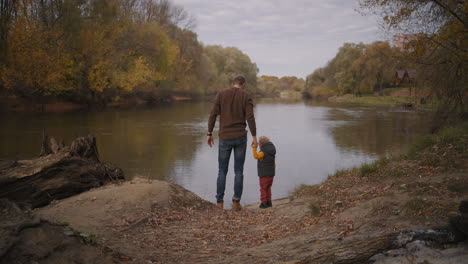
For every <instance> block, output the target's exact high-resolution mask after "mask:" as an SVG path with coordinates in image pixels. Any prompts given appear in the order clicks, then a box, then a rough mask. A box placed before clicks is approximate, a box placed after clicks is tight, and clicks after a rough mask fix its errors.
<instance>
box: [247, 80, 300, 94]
mask: <svg viewBox="0 0 468 264" xmlns="http://www.w3.org/2000/svg"><path fill="white" fill-rule="evenodd" d="M304 85H305V81H304V79H302V78H297V77H295V76H284V77H276V76H268V75H262V76H260V77H258V79H257V88H258V89H257V90H256V91H255V92H256V94H257V96H260V97H280V96H281V93H282V92H287V91H291V92H302V91H303V90H304Z"/></svg>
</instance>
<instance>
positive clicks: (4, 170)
mask: <svg viewBox="0 0 468 264" xmlns="http://www.w3.org/2000/svg"><path fill="white" fill-rule="evenodd" d="M44 138H45V139H44V141H45V142H46V143H44V142H43V144H42V150H45V151H41V154H42V155H43V156H40V157H38V158H35V159H30V160H18V161H15V162H10V163H6V162H3V163H4V165H3V166H0V198H7V199H10V200H12V201H14V202H17V203H27V204H30V205H31V207H32V208H36V207H41V206H45V205H47V204H49V203H50V202H52V201H53V200H58V199H63V198H66V197H70V196H73V195H76V194H78V193H81V192H84V191H86V190H89V189H91V188H95V187H99V186H101V185H103V184H105V183H107V182H109V181H113V180H119V179H124V174H123V171H122V170H121V169H120V168H117V167H115V166H111V165H109V164H106V163H103V162H100V161H99V154H98V151H97V146H96V139H95V138H94V137H93V136H87V137H79V138H77V139H75V140H74V141H73V143H72V144H71V146H70V147H68V146H67V147H63V146H57V145H58V144H57V143H56V141H55V139H54V140H51V142H52V144H53V145H54V146H53V150H54V151H55V153H54V151H52V148H51V147H50V145H49V144H48V143H47V137H46V136H44Z"/></svg>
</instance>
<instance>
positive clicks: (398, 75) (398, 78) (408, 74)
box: [395, 69, 415, 86]
mask: <svg viewBox="0 0 468 264" xmlns="http://www.w3.org/2000/svg"><path fill="white" fill-rule="evenodd" d="M414 77H415V75H414V70H410V69H405V70H397V71H396V72H395V86H412V85H413V84H414Z"/></svg>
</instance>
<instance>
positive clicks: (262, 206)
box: [259, 203, 268, 209]
mask: <svg viewBox="0 0 468 264" xmlns="http://www.w3.org/2000/svg"><path fill="white" fill-rule="evenodd" d="M267 207H268V205H267V203H261V204H260V206H259V208H261V209H265V208H267Z"/></svg>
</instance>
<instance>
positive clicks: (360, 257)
mask: <svg viewBox="0 0 468 264" xmlns="http://www.w3.org/2000/svg"><path fill="white" fill-rule="evenodd" d="M462 239H463V238H462V237H460V236H459V235H458V233H457V232H456V231H455V230H453V229H451V228H441V229H438V230H419V231H404V232H399V233H389V234H382V235H378V236H373V237H368V238H363V239H354V240H350V241H346V242H343V243H342V244H339V245H337V246H335V247H331V248H327V249H326V250H324V251H322V252H319V253H318V254H316V255H314V256H309V257H307V258H305V259H303V260H301V261H299V262H297V264H312V263H314V264H315V263H317V264H357V263H368V260H369V259H370V258H371V257H372V256H374V255H376V254H378V253H381V252H383V251H385V250H389V249H395V248H401V247H404V246H405V245H406V244H408V243H410V242H413V241H416V240H421V241H431V242H435V243H439V244H446V243H455V242H459V241H461V240H462Z"/></svg>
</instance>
